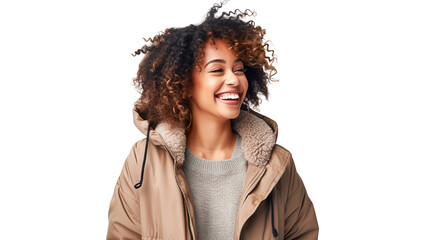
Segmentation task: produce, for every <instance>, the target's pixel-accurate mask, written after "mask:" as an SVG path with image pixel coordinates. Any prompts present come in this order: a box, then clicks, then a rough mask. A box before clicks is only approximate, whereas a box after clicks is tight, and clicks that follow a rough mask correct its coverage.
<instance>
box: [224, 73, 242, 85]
mask: <svg viewBox="0 0 428 240" xmlns="http://www.w3.org/2000/svg"><path fill="white" fill-rule="evenodd" d="M225 77H226V78H225V83H226V84H227V85H232V86H237V85H239V79H238V76H236V75H235V73H234V72H233V71H228V74H226V75H225Z"/></svg>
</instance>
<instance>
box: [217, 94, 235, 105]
mask: <svg viewBox="0 0 428 240" xmlns="http://www.w3.org/2000/svg"><path fill="white" fill-rule="evenodd" d="M215 97H216V98H217V99H218V100H219V101H220V102H222V103H226V104H229V105H238V103H239V94H238V93H224V94H219V95H216V96H215Z"/></svg>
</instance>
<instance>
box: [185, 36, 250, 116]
mask: <svg viewBox="0 0 428 240" xmlns="http://www.w3.org/2000/svg"><path fill="white" fill-rule="evenodd" d="M204 53H205V56H204V59H203V63H202V65H201V68H202V70H201V71H199V68H195V69H193V73H192V77H193V90H192V94H191V97H190V104H191V108H192V115H193V116H204V118H205V117H214V118H218V119H220V120H226V119H233V118H236V117H238V115H239V112H240V108H241V105H242V103H243V101H244V99H245V94H246V93H247V89H248V81H247V78H246V76H245V73H244V71H245V68H244V63H243V62H242V61H241V60H240V59H238V58H237V57H236V55H235V54H234V53H233V52H232V51H231V50H229V49H228V46H227V44H226V43H225V42H224V41H223V40H219V39H216V40H215V45H213V46H211V44H209V43H208V44H206V45H205V48H204Z"/></svg>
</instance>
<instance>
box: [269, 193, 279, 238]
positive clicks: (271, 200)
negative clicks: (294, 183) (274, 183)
mask: <svg viewBox="0 0 428 240" xmlns="http://www.w3.org/2000/svg"><path fill="white" fill-rule="evenodd" d="M269 198H270V205H271V207H272V212H271V215H272V221H271V222H272V235H273V237H275V238H276V237H278V232H277V231H276V229H275V226H274V221H273V220H274V219H273V191H272V192H270V194H269Z"/></svg>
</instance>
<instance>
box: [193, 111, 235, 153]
mask: <svg viewBox="0 0 428 240" xmlns="http://www.w3.org/2000/svg"><path fill="white" fill-rule="evenodd" d="M235 143H236V135H235V134H234V133H233V131H232V125H231V122H230V119H229V120H225V121H218V120H214V119H211V120H210V119H200V118H199V119H195V118H193V120H192V125H191V127H190V130H189V133H188V134H187V146H188V147H189V149H190V150H191V151H192V153H193V154H195V155H196V156H198V157H201V158H204V159H207V160H212V159H216V160H218V159H229V158H230V157H231V155H232V153H233V150H234V147H235Z"/></svg>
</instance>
